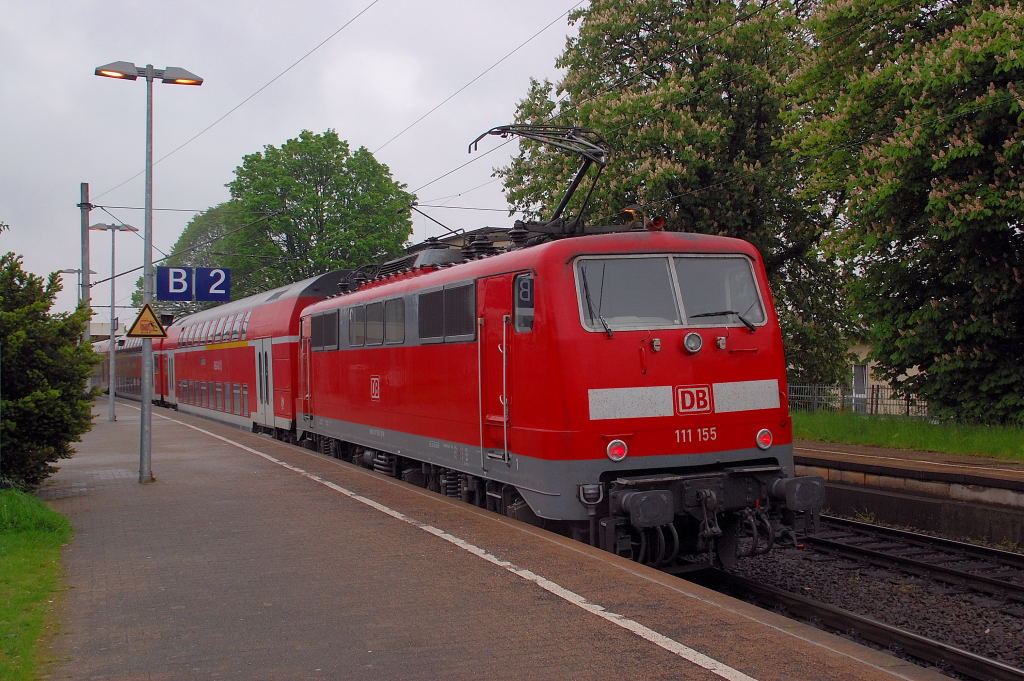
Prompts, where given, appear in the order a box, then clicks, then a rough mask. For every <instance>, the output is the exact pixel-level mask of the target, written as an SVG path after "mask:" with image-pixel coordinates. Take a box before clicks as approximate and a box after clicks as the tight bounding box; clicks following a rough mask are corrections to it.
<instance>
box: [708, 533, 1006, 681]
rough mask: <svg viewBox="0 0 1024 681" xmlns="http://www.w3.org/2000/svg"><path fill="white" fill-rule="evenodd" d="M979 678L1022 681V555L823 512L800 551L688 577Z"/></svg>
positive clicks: (814, 622) (734, 594) (941, 666)
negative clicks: (814, 529) (832, 515)
mask: <svg viewBox="0 0 1024 681" xmlns="http://www.w3.org/2000/svg"><path fill="white" fill-rule="evenodd" d="M691 578H692V579H694V581H698V582H700V583H702V584H704V585H706V586H709V587H711V588H715V589H719V590H721V591H724V592H726V593H729V594H730V595H733V596H736V597H738V598H742V599H744V600H747V601H749V602H752V603H756V604H758V605H761V606H764V607H769V608H774V609H781V610H784V611H785V612H786V613H788V614H790V615H791V616H793V617H796V618H798V619H804V620H807V621H809V622H811V623H813V624H816V625H820V626H822V627H824V628H827V629H831V630H835V631H837V632H840V633H843V634H848V635H852V636H854V637H855V638H858V639H861V640H865V641H869V642H872V643H875V644H877V645H880V646H882V647H884V648H888V649H892V650H893V651H894V652H898V653H901V654H905V655H906V656H908V657H911V658H914V659H915V660H918V661H920V662H923V663H925V664H931V665H935V666H938V667H939V668H941V669H943V670H945V671H947V672H952V673H956V674H959V675H960V676H961V677H963V678H968V679H977V680H978V681H1007V680H1010V681H1024V556H1022V555H1020V554H1016V553H1010V552H1007V551H1000V550H997V549H991V548H986V547H982V546H976V545H973V544H966V543H962V542H955V541H950V540H947V539H941V538H937V537H931V536H928V535H923V534H918V533H915V532H908V531H903V530H896V529H891V528H886V527H880V526H876V525H870V524H867V523H861V522H855V521H850V520H844V519H840V518H833V517H828V516H825V517H823V518H822V523H821V526H820V527H819V529H818V531H817V532H815V533H813V534H810V535H807V536H803V537H801V538H800V545H799V547H797V548H790V549H781V550H779V551H776V552H773V553H772V554H770V555H769V556H764V557H759V558H755V559H747V562H746V563H744V561H741V562H740V564H739V565H738V566H737V568H736V569H734V570H733V571H731V572H724V571H718V570H713V571H707V572H705V573H703V574H700V575H696V576H694V577H691Z"/></svg>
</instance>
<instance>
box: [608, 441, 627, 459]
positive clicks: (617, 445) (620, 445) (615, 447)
mask: <svg viewBox="0 0 1024 681" xmlns="http://www.w3.org/2000/svg"><path fill="white" fill-rule="evenodd" d="M605 452H606V453H607V454H608V458H609V459H611V460H612V461H622V460H623V459H625V458H626V455H627V454H629V447H628V446H626V443H625V442H623V441H622V440H612V441H611V442H609V443H608V448H607V449H605Z"/></svg>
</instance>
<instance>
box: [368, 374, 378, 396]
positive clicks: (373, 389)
mask: <svg viewBox="0 0 1024 681" xmlns="http://www.w3.org/2000/svg"><path fill="white" fill-rule="evenodd" d="M370 399H371V400H379V399H380V376H370Z"/></svg>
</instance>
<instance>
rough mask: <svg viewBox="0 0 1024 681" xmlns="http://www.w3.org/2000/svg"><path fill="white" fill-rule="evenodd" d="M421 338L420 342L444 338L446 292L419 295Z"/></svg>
mask: <svg viewBox="0 0 1024 681" xmlns="http://www.w3.org/2000/svg"><path fill="white" fill-rule="evenodd" d="M419 336H420V340H435V341H440V340H442V339H443V338H444V291H431V292H430V293H421V294H420V295H419Z"/></svg>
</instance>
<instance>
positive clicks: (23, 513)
mask: <svg viewBox="0 0 1024 681" xmlns="http://www.w3.org/2000/svg"><path fill="white" fill-rule="evenodd" d="M70 538H71V525H70V524H69V523H68V519H67V518H65V517H64V516H62V515H61V514H59V513H56V512H55V511H52V510H50V509H49V508H47V506H46V505H45V504H44V503H43V502H41V501H39V500H38V499H36V498H35V497H33V496H31V495H28V494H25V493H24V492H19V491H17V490H13V489H0V679H4V681H31V680H32V679H36V678H38V671H37V665H38V664H39V662H40V658H39V650H38V643H39V639H40V637H41V635H42V632H43V627H44V622H45V620H46V616H47V611H48V608H49V604H50V602H51V600H52V598H53V594H54V592H55V591H56V590H57V589H58V587H59V585H60V576H61V567H60V547H61V546H63V545H64V544H65V543H67V541H68V540H69V539H70Z"/></svg>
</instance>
